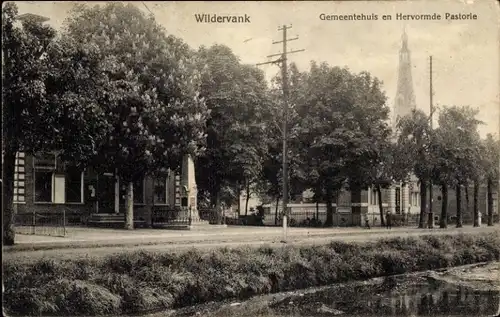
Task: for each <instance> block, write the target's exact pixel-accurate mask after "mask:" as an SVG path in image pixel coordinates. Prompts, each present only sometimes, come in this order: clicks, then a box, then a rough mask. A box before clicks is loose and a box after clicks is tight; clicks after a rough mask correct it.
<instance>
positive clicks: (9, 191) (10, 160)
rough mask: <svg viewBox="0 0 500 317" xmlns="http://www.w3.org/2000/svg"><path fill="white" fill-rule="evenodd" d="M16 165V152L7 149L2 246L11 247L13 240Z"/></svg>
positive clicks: (4, 164) (4, 172)
mask: <svg viewBox="0 0 500 317" xmlns="http://www.w3.org/2000/svg"><path fill="white" fill-rule="evenodd" d="M15 164H16V151H15V150H13V149H9V148H7V149H6V150H5V155H4V161H3V179H2V187H3V188H2V190H3V195H2V196H3V197H2V204H3V206H2V208H3V213H2V221H3V245H13V244H14V239H15V235H16V234H15V231H14V225H15V224H14V220H15V210H14V169H15Z"/></svg>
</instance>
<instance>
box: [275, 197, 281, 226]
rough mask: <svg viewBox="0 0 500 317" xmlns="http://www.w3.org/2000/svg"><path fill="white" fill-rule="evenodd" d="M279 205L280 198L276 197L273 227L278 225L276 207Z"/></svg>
mask: <svg viewBox="0 0 500 317" xmlns="http://www.w3.org/2000/svg"><path fill="white" fill-rule="evenodd" d="M279 203H280V196H279V195H278V196H277V197H276V210H275V211H274V225H275V226H277V225H278V205H279Z"/></svg>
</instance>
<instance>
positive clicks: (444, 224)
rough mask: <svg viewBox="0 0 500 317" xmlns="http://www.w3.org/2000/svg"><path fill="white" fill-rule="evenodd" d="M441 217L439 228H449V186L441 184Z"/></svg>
mask: <svg viewBox="0 0 500 317" xmlns="http://www.w3.org/2000/svg"><path fill="white" fill-rule="evenodd" d="M441 194H442V195H443V199H442V200H441V217H440V218H441V219H439V228H448V186H447V185H441Z"/></svg>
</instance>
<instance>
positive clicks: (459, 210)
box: [455, 184, 463, 228]
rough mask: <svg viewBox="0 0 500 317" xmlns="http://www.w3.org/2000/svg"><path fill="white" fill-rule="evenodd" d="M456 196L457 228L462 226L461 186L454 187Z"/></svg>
mask: <svg viewBox="0 0 500 317" xmlns="http://www.w3.org/2000/svg"><path fill="white" fill-rule="evenodd" d="M455 194H456V196H457V226H456V227H457V228H462V227H463V225H462V186H460V184H459V185H457V186H456V189H455Z"/></svg>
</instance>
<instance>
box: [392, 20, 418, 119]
mask: <svg viewBox="0 0 500 317" xmlns="http://www.w3.org/2000/svg"><path fill="white" fill-rule="evenodd" d="M411 68H412V67H411V54H410V49H409V48H408V35H407V34H406V27H405V28H404V29H403V34H402V35H401V49H400V50H399V69H398V87H397V91H396V99H395V102H394V113H393V128H395V127H396V124H397V121H398V120H399V119H400V118H402V117H404V116H406V115H409V114H410V113H411V112H412V110H414V109H415V108H416V107H417V106H416V102H415V94H414V92H413V80H412V76H411Z"/></svg>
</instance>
